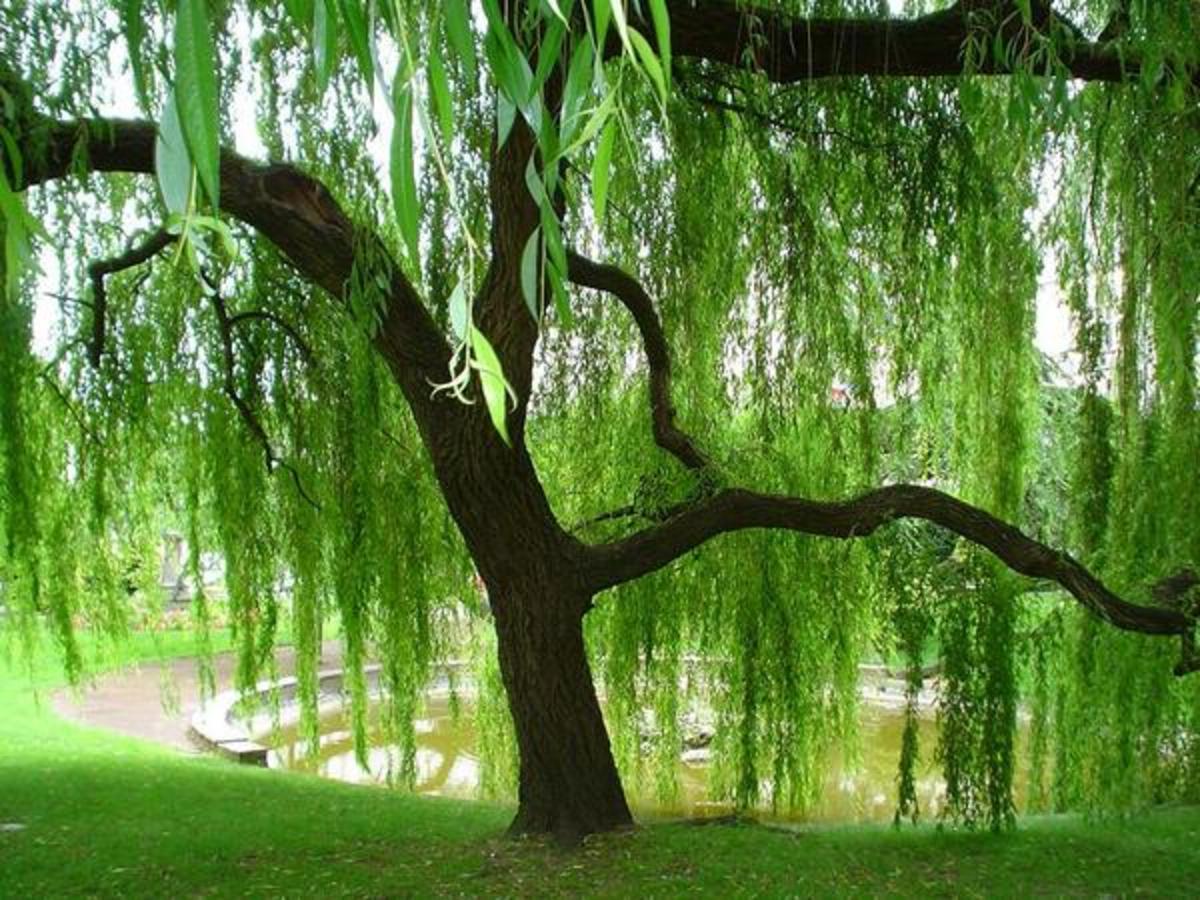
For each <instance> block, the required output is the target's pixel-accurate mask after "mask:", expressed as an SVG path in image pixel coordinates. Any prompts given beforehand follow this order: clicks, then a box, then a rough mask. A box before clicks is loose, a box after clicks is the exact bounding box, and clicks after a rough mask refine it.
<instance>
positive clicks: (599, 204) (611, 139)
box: [592, 118, 617, 225]
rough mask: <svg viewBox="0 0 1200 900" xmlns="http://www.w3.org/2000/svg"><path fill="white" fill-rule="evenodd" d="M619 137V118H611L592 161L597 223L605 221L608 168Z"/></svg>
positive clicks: (593, 204) (593, 205) (593, 203)
mask: <svg viewBox="0 0 1200 900" xmlns="http://www.w3.org/2000/svg"><path fill="white" fill-rule="evenodd" d="M616 139H617V120H616V119H615V118H610V119H609V120H608V124H607V125H605V126H604V133H603V134H602V135H600V143H599V145H598V146H597V147H596V158H595V159H594V160H593V161H592V209H593V210H594V211H595V214H596V224H597V225H599V224H601V223H603V222H604V208H605V206H606V204H607V203H608V169H609V165H610V163H611V162H612V152H613V145H614V144H615V143H616Z"/></svg>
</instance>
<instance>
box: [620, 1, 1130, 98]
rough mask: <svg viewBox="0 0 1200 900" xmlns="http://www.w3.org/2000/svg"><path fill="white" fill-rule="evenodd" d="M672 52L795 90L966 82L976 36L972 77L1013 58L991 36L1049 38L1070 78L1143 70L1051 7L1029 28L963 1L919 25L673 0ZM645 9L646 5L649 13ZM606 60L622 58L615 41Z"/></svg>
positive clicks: (646, 26) (1004, 6)
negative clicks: (823, 83)
mask: <svg viewBox="0 0 1200 900" xmlns="http://www.w3.org/2000/svg"><path fill="white" fill-rule="evenodd" d="M666 5H667V10H668V14H669V16H670V20H671V52H672V54H673V55H674V56H676V57H681V58H683V57H686V58H691V59H702V60H708V61H710V62H715V63H722V64H725V65H730V66H736V67H739V68H745V69H751V70H754V71H757V72H761V73H762V74H763V75H765V76H766V77H767V78H768V79H770V80H771V81H774V82H777V83H790V82H797V81H807V80H811V79H816V78H829V77H834V76H847V75H886V76H936V75H961V74H963V71H964V65H965V60H964V54H963V46H964V44H965V43H966V42H967V40H968V38H972V37H974V38H979V39H980V40H979V45H980V47H981V49H982V58H981V59H979V60H978V61H977V65H976V67H975V71H978V72H982V73H989V74H1004V73H1009V72H1011V71H1012V70H1013V68H1014V67H1013V64H1012V60H1010V59H1008V58H1005V57H1003V56H1001V55H997V53H996V51H995V49H994V45H995V40H994V39H995V37H996V36H1000V37H1001V39H1002V40H1003V41H1007V40H1010V39H1014V38H1017V37H1020V36H1022V35H1023V36H1024V37H1026V38H1027V39H1029V40H1030V42H1031V43H1032V41H1033V39H1034V38H1036V39H1038V40H1046V41H1053V42H1054V47H1055V51H1056V53H1057V56H1058V58H1059V60H1060V61H1061V62H1062V64H1063V65H1064V66H1065V67H1066V69H1067V71H1068V72H1070V74H1071V75H1072V76H1073V77H1075V78H1079V79H1084V80H1088V81H1122V80H1125V79H1127V78H1129V77H1131V76H1133V75H1136V73H1137V70H1138V68H1137V65H1136V61H1134V60H1132V59H1130V58H1129V57H1128V55H1126V56H1124V57H1122V55H1121V54H1120V53H1119V52H1118V50H1117V48H1116V47H1115V46H1113V45H1112V44H1110V43H1109V42H1107V41H1088V40H1086V39H1084V38H1083V36H1082V35H1081V34H1080V33H1079V30H1078V29H1077V28H1075V27H1074V26H1073V25H1072V24H1071V23H1070V22H1068V21H1067V20H1066V19H1063V18H1062V17H1061V16H1059V15H1057V14H1056V13H1054V12H1053V11H1052V10H1051V9H1050V7H1049V4H1048V3H1045V2H1039V0H1034V2H1033V3H1032V4H1031V9H1032V12H1033V16H1032V19H1031V21H1030V22H1029V23H1028V25H1027V24H1026V23H1025V22H1024V20H1023V18H1022V14H1021V12H1020V11H1019V9H1018V5H1017V3H1016V2H1015V0H961V2H959V3H956V4H955V5H954V6H952V7H951V8H949V9H947V10H943V11H941V12H937V13H931V14H929V15H925V16H920V17H918V18H849V17H842V18H820V17H814V18H799V17H793V16H788V15H787V14H786V13H783V12H780V11H778V10H774V9H768V8H760V7H756V6H753V5H747V4H745V3H742V2H736V0H699V2H697V0H667V4H666ZM643 8H645V7H644V6H643ZM633 9H634V8H633V6H632V4H631V16H632V18H631V22H630V24H631V25H632V27H635V28H637V29H638V30H640V31H641V32H642V33H643V34H644V35H645V37H646V39H647V40H648V41H650V42H651V43H652V44H653V43H655V37H654V27H653V23H652V21H650V18H649V15H648V14H647V15H645V16H638V15H636V13H634V12H633ZM608 52H609V53H610V54H615V53H618V52H620V45H619V42H617V39H616V38H615V37H612V36H610V44H609V47H608Z"/></svg>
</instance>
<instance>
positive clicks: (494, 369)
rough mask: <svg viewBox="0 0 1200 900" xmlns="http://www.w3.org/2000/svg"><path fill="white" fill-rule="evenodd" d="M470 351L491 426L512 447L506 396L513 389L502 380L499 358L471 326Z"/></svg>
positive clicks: (487, 342) (480, 333)
mask: <svg viewBox="0 0 1200 900" xmlns="http://www.w3.org/2000/svg"><path fill="white" fill-rule="evenodd" d="M471 349H472V350H473V351H474V354H475V368H476V369H477V370H478V372H479V383H480V385H481V386H482V387H483V402H484V403H485V404H486V405H487V411H488V415H489V416H491V418H492V425H493V426H494V427H495V429H496V431H497V432H499V434H500V437H501V438H502V439H503V440H504V443H506V444H508V445H509V446H510V447H511V446H512V441H511V440H509V437H508V396H509V395H510V394H513V393H514V392H513V389H512V388H511V387H510V386H509V384H508V381H506V380H505V378H504V369H503V367H502V366H501V365H500V357H499V356H497V355H496V351H495V349H494V348H493V347H492V345H491V343H490V342H489V341H488V339H487V338H486V337H484V334H483V332H482V331H480V330H479V329H478V328H476V327H475V326H474V325H472V326H471Z"/></svg>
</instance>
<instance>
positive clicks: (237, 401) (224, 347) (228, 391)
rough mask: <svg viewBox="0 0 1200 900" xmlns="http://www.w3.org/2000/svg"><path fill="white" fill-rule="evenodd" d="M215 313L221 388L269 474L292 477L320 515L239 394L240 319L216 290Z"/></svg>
mask: <svg viewBox="0 0 1200 900" xmlns="http://www.w3.org/2000/svg"><path fill="white" fill-rule="evenodd" d="M212 305H213V310H214V312H215V313H216V315H217V330H218V332H219V334H220V336H221V368H222V375H223V381H222V386H223V389H224V391H225V396H227V397H228V398H229V400H230V402H231V403H232V404H233V405H234V408H235V409H237V411H238V415H239V416H240V417H241V419H242V422H243V424H244V425H245V426H246V429H247V430H248V431H249V432H250V433H251V434H252V435H253V436H254V439H255V440H256V441H257V442H258V443H259V444H260V445H261V446H262V450H263V460H264V463H265V465H266V467H267V473H268V474H274V472H275V470H276V468H280V469H283V470H285V471H286V472H287V473H288V474H290V475H291V476H292V483H293V484H294V485H295V487H296V492H297V493H298V494H299V495H300V496H301V497H303V498H304V500H305V502H307V503H308V505H309V506H311V507H312V508H313V509H315V510H316V511H317V512H320V511H321V504H320V503H318V502H317V501H316V500H314V499H313V497H312V495H311V494H310V493H309V492H308V490H307V489H306V488H305V487H304V481H303V479H302V478H301V477H300V473H299V472H298V471H297V470H296V467H295V466H293V465H292V464H291V463H289V462H288V461H287V460H286V459H283V458H282V457H281V456H280V455H279V454H278V453H276V452H275V448H274V446H273V445H272V444H271V439H270V437H268V436H267V431H266V429H265V428H264V427H263V424H262V422H260V421H259V419H258V416H256V415H255V414H254V410H253V409H252V408H251V407H250V404H249V403H247V402H246V399H245V398H244V397H243V396H242V395H241V393H239V391H238V389H237V378H236V376H235V374H234V352H233V325H234V321H235V319H236V318H237V317H236V316H230V315H229V309H228V307H226V305H225V300H224V298H222V297H221V295H220V294H219V293H218V292H217V291H216V290H215V289H214V290H213V293H212Z"/></svg>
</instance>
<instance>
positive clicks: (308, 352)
mask: <svg viewBox="0 0 1200 900" xmlns="http://www.w3.org/2000/svg"><path fill="white" fill-rule="evenodd" d="M257 321H262V322H270V323H271V324H272V325H274V326H275V327H276V328H278V329H279V330H280V331H282V332H283V333H284V334H286V335H287V336H288V338H289V339H290V340H291V342H292V343H293V344H295V345H296V349H297V350H299V351H300V354H301V355H302V356H303V357H304V361H305V362H307V363H312V361H313V360H314V359H315V358H316V357H315V356H314V355H313V350H312V347H310V346H309V344H308V341H306V340H305V339H304V338H303V337H302V336H301V334H300V332H299V331H297V330H296V326H294V325H292V323H290V322H289V321H288V320H287V319H285V318H283V316H280V315H278V314H276V313H273V312H271V311H270V310H269V309H249V310H246V311H245V312H240V313H237V314H236V315H232V316H230V317H229V326H230V328H235V327H237V326H238V325H239V324H241V323H242V322H257Z"/></svg>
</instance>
